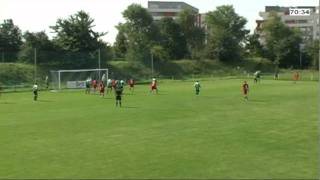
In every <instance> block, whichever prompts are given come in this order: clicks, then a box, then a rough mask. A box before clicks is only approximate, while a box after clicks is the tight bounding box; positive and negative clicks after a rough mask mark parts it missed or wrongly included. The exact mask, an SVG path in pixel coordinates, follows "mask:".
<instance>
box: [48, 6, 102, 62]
mask: <svg viewBox="0 0 320 180" xmlns="http://www.w3.org/2000/svg"><path fill="white" fill-rule="evenodd" d="M94 26H95V25H94V20H93V19H92V18H91V17H90V16H89V14H88V13H86V12H84V11H79V12H77V13H76V14H74V15H71V16H69V18H67V19H58V20H57V22H56V25H55V26H51V28H52V29H53V30H54V32H55V33H56V36H55V37H54V39H53V40H54V43H55V44H56V45H57V46H58V47H59V48H61V49H62V50H64V52H63V54H65V55H66V56H65V57H61V59H63V61H64V62H63V64H65V65H67V66H73V67H96V64H97V63H96V61H97V51H98V49H101V48H105V43H103V41H102V40H101V39H100V38H101V37H102V36H104V35H105V34H106V33H99V32H95V31H94V30H93V28H94Z"/></svg>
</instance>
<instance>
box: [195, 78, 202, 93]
mask: <svg viewBox="0 0 320 180" xmlns="http://www.w3.org/2000/svg"><path fill="white" fill-rule="evenodd" d="M194 87H195V89H196V95H199V93H200V88H201V86H200V83H199V81H196V83H194Z"/></svg>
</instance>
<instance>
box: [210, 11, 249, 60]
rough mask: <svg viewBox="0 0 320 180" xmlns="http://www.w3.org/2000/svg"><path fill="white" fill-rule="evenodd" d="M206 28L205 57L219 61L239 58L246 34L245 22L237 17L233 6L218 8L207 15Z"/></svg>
mask: <svg viewBox="0 0 320 180" xmlns="http://www.w3.org/2000/svg"><path fill="white" fill-rule="evenodd" d="M206 23H207V26H208V44H207V56H208V57H209V58H217V59H219V60H221V61H235V60H238V59H240V58H241V55H242V50H243V43H244V40H245V37H246V34H248V33H249V31H248V30H246V29H245V24H246V23H247V20H246V19H245V18H244V17H242V16H239V15H238V14H237V13H236V12H235V10H234V8H233V6H230V5H224V6H219V7H217V9H216V10H215V11H211V12H209V13H208V14H207V17H206Z"/></svg>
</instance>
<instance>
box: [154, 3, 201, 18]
mask: <svg viewBox="0 0 320 180" xmlns="http://www.w3.org/2000/svg"><path fill="white" fill-rule="evenodd" d="M184 9H191V10H192V11H194V12H195V13H197V14H198V13H199V9H197V8H195V7H193V6H191V5H189V4H187V3H185V2H178V1H177V2H173V1H149V2H148V11H149V12H150V13H151V15H152V17H153V19H154V20H160V19H161V18H164V17H171V18H173V19H176V18H177V17H178V14H179V13H180V12H181V11H183V10H184Z"/></svg>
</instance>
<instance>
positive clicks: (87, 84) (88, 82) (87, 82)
mask: <svg viewBox="0 0 320 180" xmlns="http://www.w3.org/2000/svg"><path fill="white" fill-rule="evenodd" d="M90 82H91V80H90V79H89V78H88V79H87V80H86V91H85V93H86V94H90Z"/></svg>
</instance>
